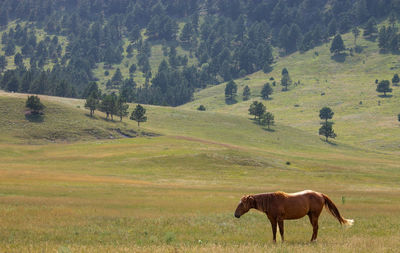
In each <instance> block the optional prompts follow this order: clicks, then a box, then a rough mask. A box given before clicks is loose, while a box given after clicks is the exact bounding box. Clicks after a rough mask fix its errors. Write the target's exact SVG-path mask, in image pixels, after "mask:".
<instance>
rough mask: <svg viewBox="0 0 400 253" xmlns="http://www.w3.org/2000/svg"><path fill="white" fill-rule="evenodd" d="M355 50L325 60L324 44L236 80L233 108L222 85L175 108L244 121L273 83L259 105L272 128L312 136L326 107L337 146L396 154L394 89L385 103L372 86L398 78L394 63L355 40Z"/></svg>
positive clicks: (397, 92) (348, 41) (399, 61)
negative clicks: (271, 118)
mask: <svg viewBox="0 0 400 253" xmlns="http://www.w3.org/2000/svg"><path fill="white" fill-rule="evenodd" d="M343 38H344V42H345V45H346V46H347V47H353V41H354V37H353V36H352V34H346V35H344V36H343ZM357 43H358V45H359V46H361V47H362V48H363V51H362V52H361V53H354V55H353V56H350V55H347V56H346V60H345V61H344V62H337V61H335V60H333V59H331V53H330V52H329V47H330V44H329V43H327V44H324V45H322V46H320V47H317V48H315V49H314V50H310V51H309V52H306V53H303V54H300V53H295V54H293V55H291V56H288V57H283V58H279V59H278V60H277V63H276V64H274V65H273V71H272V72H271V73H268V74H264V73H263V72H257V73H255V74H252V75H250V76H248V77H246V78H243V79H238V80H236V82H237V84H238V92H237V94H238V96H237V100H238V102H237V103H236V104H233V105H228V104H226V103H225V98H224V89H225V84H221V85H218V86H215V87H210V88H207V89H204V90H202V91H199V92H197V93H195V96H194V97H195V99H194V101H193V102H191V103H188V104H185V105H182V106H181V108H187V109H193V110H194V109H196V108H197V107H198V106H199V105H200V104H202V105H204V106H205V107H206V108H207V110H208V111H213V112H223V113H229V114H235V115H243V116H244V115H247V114H248V108H249V105H250V104H251V103H252V102H253V101H255V100H258V101H261V100H262V99H261V95H260V91H261V88H262V86H263V85H264V84H265V83H267V82H269V83H272V81H270V80H269V79H270V77H273V78H274V79H275V81H276V82H277V86H276V87H273V89H274V93H273V94H272V96H271V99H270V100H266V101H263V103H264V104H265V105H266V106H267V110H268V111H271V112H272V113H274V115H275V119H276V121H277V122H280V123H281V124H283V125H287V126H291V127H294V128H298V129H301V130H303V131H306V132H308V133H309V134H312V135H316V134H317V130H318V126H319V117H318V114H319V110H320V109H321V108H322V107H324V106H329V107H331V108H332V110H333V111H334V112H335V115H334V118H333V120H334V122H335V125H334V129H335V132H337V133H338V138H337V142H339V143H345V144H349V145H352V146H359V147H363V148H369V149H372V150H376V149H379V150H387V151H395V152H398V150H399V146H398V145H399V143H400V139H399V138H400V134H399V133H400V127H399V122H398V121H397V114H399V113H400V111H399V108H400V87H396V86H394V87H392V88H393V92H392V94H391V97H387V98H384V97H381V96H380V94H378V93H377V92H376V84H375V80H376V79H378V80H382V79H387V80H391V79H392V77H393V75H394V74H396V73H400V57H399V56H398V55H392V54H380V53H379V48H378V47H377V44H376V42H372V41H369V40H366V39H364V38H361V39H359V40H358V42H357ZM285 67H286V68H287V69H288V71H289V73H290V76H291V78H292V79H293V82H297V81H298V80H299V81H300V82H301V84H300V85H297V86H294V85H292V86H291V87H290V88H289V91H287V92H283V91H281V89H282V86H281V85H280V79H281V71H282V69H283V68H285ZM246 85H248V86H249V87H250V89H251V94H252V95H251V99H250V100H249V101H242V92H243V88H244V86H246Z"/></svg>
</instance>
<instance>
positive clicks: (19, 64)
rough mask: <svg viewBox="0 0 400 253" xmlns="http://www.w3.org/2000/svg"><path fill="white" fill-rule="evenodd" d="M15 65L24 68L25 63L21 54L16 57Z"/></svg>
mask: <svg viewBox="0 0 400 253" xmlns="http://www.w3.org/2000/svg"><path fill="white" fill-rule="evenodd" d="M14 63H15V65H16V66H18V67H22V66H23V64H24V62H23V58H22V55H21V54H20V53H17V54H15V55H14Z"/></svg>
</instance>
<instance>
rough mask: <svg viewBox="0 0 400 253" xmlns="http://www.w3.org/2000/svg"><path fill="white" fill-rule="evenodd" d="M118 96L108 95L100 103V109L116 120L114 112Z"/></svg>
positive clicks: (107, 116)
mask: <svg viewBox="0 0 400 253" xmlns="http://www.w3.org/2000/svg"><path fill="white" fill-rule="evenodd" d="M115 104H116V96H115V94H110V95H106V96H104V97H103V100H102V101H101V103H100V106H99V110H100V111H102V112H104V113H106V118H107V119H109V118H110V116H111V120H114V117H113V116H114V114H115V112H116V106H115Z"/></svg>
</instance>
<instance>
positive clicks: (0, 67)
mask: <svg viewBox="0 0 400 253" xmlns="http://www.w3.org/2000/svg"><path fill="white" fill-rule="evenodd" d="M7 64H8V62H7V58H6V57H5V56H4V55H0V73H1V72H3V71H4V70H5V69H6V67H7Z"/></svg>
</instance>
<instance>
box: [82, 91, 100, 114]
mask: <svg viewBox="0 0 400 253" xmlns="http://www.w3.org/2000/svg"><path fill="white" fill-rule="evenodd" d="M98 105H99V100H98V99H97V98H96V95H95V94H94V93H91V94H90V95H89V97H87V98H86V102H85V108H86V109H89V110H90V117H93V114H94V111H95V110H96V109H97V107H98Z"/></svg>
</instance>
